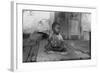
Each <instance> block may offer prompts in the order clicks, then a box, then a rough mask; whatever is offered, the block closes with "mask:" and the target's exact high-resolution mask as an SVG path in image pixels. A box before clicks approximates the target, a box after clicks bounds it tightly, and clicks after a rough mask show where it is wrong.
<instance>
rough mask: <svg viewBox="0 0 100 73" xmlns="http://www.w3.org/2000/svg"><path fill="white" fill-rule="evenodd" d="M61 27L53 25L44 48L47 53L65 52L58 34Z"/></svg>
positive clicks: (60, 36)
mask: <svg viewBox="0 0 100 73" xmlns="http://www.w3.org/2000/svg"><path fill="white" fill-rule="evenodd" d="M60 29H61V26H60V24H58V23H56V22H55V23H53V25H52V30H53V33H52V34H51V35H50V36H49V39H48V44H47V45H46V46H45V48H46V51H48V52H51V51H52V52H66V47H65V43H64V39H63V37H62V35H61V34H60Z"/></svg>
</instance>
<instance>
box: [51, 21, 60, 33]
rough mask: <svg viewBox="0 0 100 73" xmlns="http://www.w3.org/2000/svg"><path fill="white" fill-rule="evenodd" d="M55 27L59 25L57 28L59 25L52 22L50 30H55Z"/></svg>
mask: <svg viewBox="0 0 100 73" xmlns="http://www.w3.org/2000/svg"><path fill="white" fill-rule="evenodd" d="M56 25H59V26H60V24H59V23H57V22H54V23H53V24H52V30H53V31H54V30H55V26H56Z"/></svg>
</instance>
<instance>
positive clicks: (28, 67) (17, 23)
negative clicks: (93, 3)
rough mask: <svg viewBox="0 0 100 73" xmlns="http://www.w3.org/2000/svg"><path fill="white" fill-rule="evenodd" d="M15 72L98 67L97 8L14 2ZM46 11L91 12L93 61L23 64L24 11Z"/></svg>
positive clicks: (13, 64)
mask: <svg viewBox="0 0 100 73" xmlns="http://www.w3.org/2000/svg"><path fill="white" fill-rule="evenodd" d="M13 6H14V7H13V10H14V12H13V18H14V19H13V42H14V44H13V51H12V52H13V53H12V55H13V57H12V58H13V60H12V69H13V71H32V70H35V69H38V70H39V69H41V70H42V69H55V68H67V67H80V66H91V65H92V66H93V65H96V47H95V45H96V44H95V42H96V41H95V39H94V38H95V37H96V36H95V35H94V34H95V33H96V31H95V25H96V8H91V7H90V8H89V7H88V8H84V7H73V6H56V5H55V6H54V5H41V4H40V5H39V4H32V3H19V2H13ZM23 9H28V10H46V11H65V12H66V11H67V12H89V13H91V32H92V33H91V41H92V42H91V59H88V60H74V61H73V60H70V61H57V62H34V63H33V62H32V63H23V61H22V45H23V43H22V10H23Z"/></svg>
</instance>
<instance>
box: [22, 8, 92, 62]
mask: <svg viewBox="0 0 100 73" xmlns="http://www.w3.org/2000/svg"><path fill="white" fill-rule="evenodd" d="M22 44H23V46H22V61H23V63H31V62H51V61H53V62H54V61H75V60H90V59H91V13H90V12H71V11H51V10H50V11H49V10H32V9H23V10H22Z"/></svg>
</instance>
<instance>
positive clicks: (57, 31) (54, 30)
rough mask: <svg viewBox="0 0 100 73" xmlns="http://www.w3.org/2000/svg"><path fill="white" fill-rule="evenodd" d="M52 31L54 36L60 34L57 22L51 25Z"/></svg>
mask: <svg viewBox="0 0 100 73" xmlns="http://www.w3.org/2000/svg"><path fill="white" fill-rule="evenodd" d="M52 30H53V32H54V33H55V34H59V33H60V24H59V23H57V22H54V23H53V24H52Z"/></svg>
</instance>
